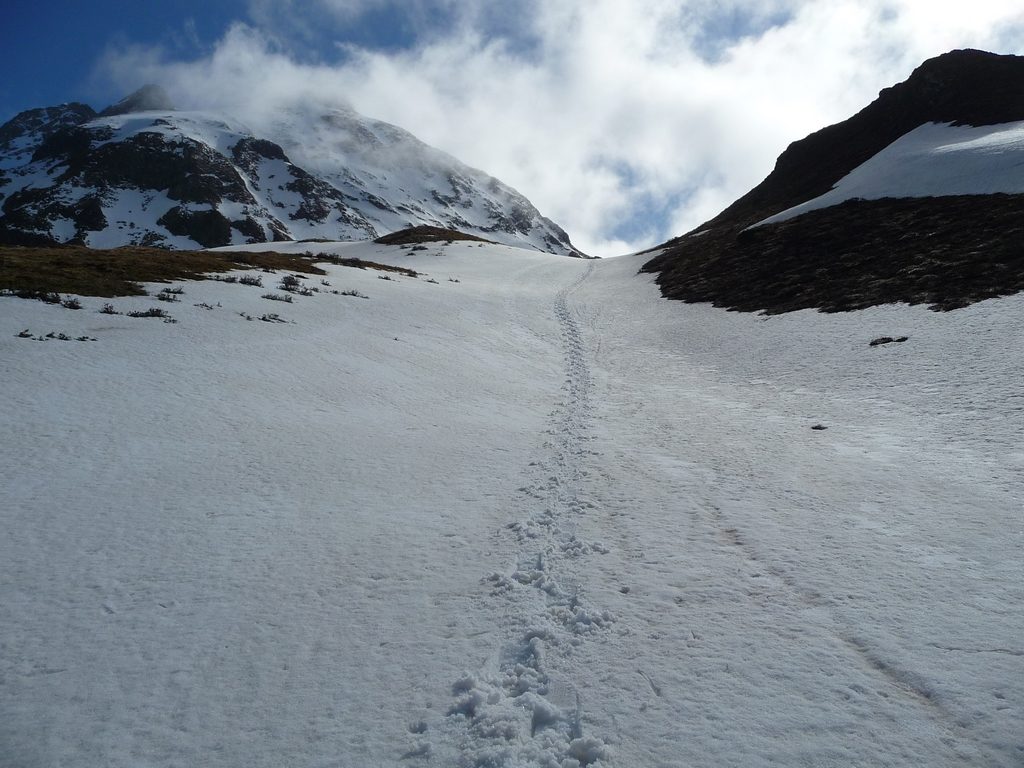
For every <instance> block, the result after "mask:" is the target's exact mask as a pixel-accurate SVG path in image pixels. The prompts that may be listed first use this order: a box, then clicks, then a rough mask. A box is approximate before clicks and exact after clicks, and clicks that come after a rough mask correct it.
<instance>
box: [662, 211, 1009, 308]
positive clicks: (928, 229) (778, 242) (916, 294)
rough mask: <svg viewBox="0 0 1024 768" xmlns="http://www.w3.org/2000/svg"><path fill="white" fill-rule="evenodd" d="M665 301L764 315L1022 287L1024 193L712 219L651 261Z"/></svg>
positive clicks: (944, 299)
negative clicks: (780, 217) (780, 218)
mask: <svg viewBox="0 0 1024 768" xmlns="http://www.w3.org/2000/svg"><path fill="white" fill-rule="evenodd" d="M642 271H644V272H659V273H660V274H659V275H658V279H657V282H658V285H659V286H661V289H662V293H663V295H664V296H666V297H667V298H672V299H682V300H683V301H691V302H711V303H712V304H714V305H715V306H718V307H725V308H728V309H735V310H742V311H764V312H768V313H780V312H791V311H794V310H799V309H813V308H816V309H821V310H823V311H826V312H841V311H846V310H853V309H862V308H864V307H870V306H873V305H876V304H888V303H894V302H906V303H909V304H928V305H930V307H931V308H932V309H936V310H950V309H957V308H959V307H963V306H966V305H968V304H971V303H973V302H976V301H981V300H983V299H990V298H994V297H996V296H1005V295H1009V294H1013V293H1018V292H1020V291H1024V195H1005V194H999V195H961V196H951V197H930V198H902V199H884V200H850V201H847V202H845V203H842V204H840V205H836V206H832V207H831V208H825V209H822V210H817V211H810V212H808V213H805V214H803V215H802V216H798V217H796V218H794V219H790V220H788V221H784V222H780V223H778V224H769V225H765V226H761V227H755V228H753V229H740V228H738V227H737V226H736V225H732V226H729V225H725V226H721V225H720V226H715V225H714V222H711V223H710V224H709V225H705V228H701V229H699V230H698V231H697V232H696V233H695V234H692V235H689V236H684V237H681V238H677V239H676V240H674V241H672V242H670V243H668V244H667V247H666V250H665V251H663V252H662V253H661V254H659V255H658V256H656V257H655V258H653V259H652V260H651V261H649V262H647V263H646V264H645V265H644V266H643V267H642Z"/></svg>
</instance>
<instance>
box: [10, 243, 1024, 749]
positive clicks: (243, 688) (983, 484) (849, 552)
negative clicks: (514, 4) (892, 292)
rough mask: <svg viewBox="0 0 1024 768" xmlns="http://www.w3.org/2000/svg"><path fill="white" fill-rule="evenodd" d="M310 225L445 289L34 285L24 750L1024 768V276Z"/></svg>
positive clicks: (374, 280) (22, 618) (20, 422)
mask: <svg viewBox="0 0 1024 768" xmlns="http://www.w3.org/2000/svg"><path fill="white" fill-rule="evenodd" d="M277 247H281V246H280V244H278V246H277ZM291 247H293V248H295V249H296V250H299V251H303V250H306V249H307V248H308V247H310V246H309V244H302V243H298V244H295V245H294V246H291ZM315 247H316V248H317V249H326V250H332V251H335V252H337V253H340V254H343V255H346V256H358V257H361V258H364V259H372V260H375V261H381V262H384V263H391V264H399V265H404V266H409V267H412V268H413V269H416V270H419V271H422V272H425V273H427V274H426V275H423V276H421V277H420V278H419V279H412V278H408V277H402V276H399V275H394V276H392V277H393V279H392V280H379V279H378V273H376V272H373V271H370V270H366V271H362V270H355V269H348V268H341V267H333V266H329V265H325V266H326V268H327V269H328V271H329V274H328V275H327V276H326V279H327V280H328V281H329V282H330V283H331V286H330V287H327V286H320V287H321V290H322V291H327V290H331V289H339V290H346V289H354V290H358V291H360V292H362V293H364V294H366V295H367V296H369V299H360V298H356V297H349V296H337V295H333V294H329V293H326V292H322V293H319V294H317V295H315V296H313V297H297V298H296V300H295V303H294V304H284V303H279V302H271V301H266V300H263V299H260V298H259V297H260V295H261V294H262V293H266V292H268V291H274V290H275V289H274V288H273V285H274V284H276V282H277V280H276V279H274V278H273V277H272V276H270V275H266V274H262V273H258V272H253V273H252V274H254V275H257V274H259V275H262V277H263V281H264V287H262V288H259V287H249V286H243V285H228V284H223V283H217V282H203V283H187V282H186V283H182V285H183V287H184V288H185V295H183V296H182V297H181V303H173V304H162V303H161V304H159V306H161V307H162V308H165V309H167V310H168V311H169V312H170V313H171V314H172V315H174V317H175V318H176V319H177V321H178V322H177V323H176V324H173V325H165V324H163V323H161V322H160V321H159V320H158V319H143V318H128V317H124V316H117V315H115V316H110V315H102V314H98V313H97V312H96V310H97V309H98V308H99V306H101V305H102V303H104V301H105V300H98V299H83V304H84V305H85V309H84V310H82V311H79V312H71V311H67V310H64V309H60V308H58V307H52V306H47V305H43V304H41V303H38V302H26V301H21V300H15V299H9V298H3V299H0V376H2V380H3V381H4V383H5V386H4V387H3V388H2V390H0V391H2V393H3V398H4V401H3V403H2V406H3V407H2V408H0V414H3V415H2V416H0V419H2V420H3V421H2V426H3V428H4V431H5V434H6V435H8V439H7V440H6V441H4V443H3V444H2V448H0V450H2V451H4V452H5V455H4V456H3V457H2V461H0V467H3V469H2V470H0V472H2V473H3V474H2V477H3V484H4V487H5V489H7V493H6V497H7V502H6V504H5V507H4V510H3V511H0V521H2V525H3V527H4V530H5V532H6V533H7V534H9V535H7V536H5V537H3V538H0V584H2V585H3V586H2V587H0V589H2V590H3V593H2V597H3V599H2V600H0V647H2V648H3V653H2V654H0V743H2V744H4V745H10V748H9V749H8V750H7V752H6V753H5V756H4V757H0V765H5V766H6V765H12V766H14V765H17V766H26V765H27V766H36V765H38V766H43V765H46V766H49V765H57V764H64V763H69V764H70V763H75V764H83V763H84V764H105V765H111V766H122V765H124V766H128V765H132V766H134V765H140V764H142V765H154V766H156V765H161V766H172V765H187V764H203V765H211V766H241V765H247V766H249V765H251V766H277V765H323V766H365V765H375V766H376V765H381V766H384V765H395V766H399V765H424V766H431V765H433V766H557V768H578V766H610V765H620V766H629V765H643V766H678V765H745V766H761V765H772V764H774V765H779V764H782V765H809V766H810V765H813V766H820V765H891V766H901V765H905V766H917V765H929V766H957V765H961V766H962V765H971V766H973V765H996V766H1001V765H1006V766H1010V765H1016V764H1019V762H1020V760H1021V757H1022V755H1024V752H1022V748H1024V741H1022V739H1021V737H1020V730H1019V722H1020V716H1021V711H1020V709H1021V703H1022V700H1024V674H1022V670H1021V665H1022V663H1024V649H1022V648H1021V647H1020V644H1019V638H1020V637H1021V636H1024V632H1022V630H1024V626H1022V620H1021V617H1020V614H1019V611H1017V610H1016V606H1018V605H1019V604H1020V602H1021V599H1022V597H1024V593H1022V588H1021V586H1020V584H1021V579H1020V576H1021V575H1022V573H1024V569H1022V567H1021V556H1020V551H1021V544H1022V543H1024V542H1022V539H1024V515H1022V510H1021V505H1020V500H1019V499H1020V494H1019V490H1020V482H1019V481H1020V471H1021V468H1022V467H1024V452H1022V451H1021V449H1020V446H1019V435H1020V434H1021V427H1022V424H1021V420H1022V416H1024V409H1022V408H1021V407H1020V406H1021V403H1020V397H1019V393H1018V386H1017V383H1018V382H1019V381H1020V379H1021V373H1022V371H1021V366H1022V363H1021V360H1022V359H1024V358H1022V357H1021V355H1020V354H1019V352H1020V350H1019V344H1018V342H1017V341H1016V340H1017V339H1018V338H1019V335H1020V334H1019V323H1020V321H1019V317H1020V310H1021V307H1022V300H1021V299H1020V298H1017V297H1011V298H1006V299H999V300H994V301H988V302H983V303H981V304H977V305H974V306H972V307H969V308H967V309H964V310H958V311H956V312H954V313H949V314H936V313H931V312H928V311H927V310H925V309H923V308H909V307H900V306H893V307H879V308H875V309H872V310H867V311H863V312H857V313H850V314H844V315H821V314H817V313H814V312H799V313H793V314H788V315H781V316H770V317H761V316H756V315H742V314H738V313H729V312H724V311H721V310H716V309H713V308H709V307H706V306H688V305H683V304H679V303H675V302H665V301H661V300H659V299H658V297H657V290H656V287H655V286H654V285H653V284H652V283H651V282H650V278H649V277H647V276H637V275H636V271H637V269H638V268H639V266H640V263H641V261H640V259H639V258H638V257H624V258H622V259H616V260H608V261H602V262H596V263H595V262H581V261H578V260H572V259H565V258H559V257H553V256H546V255H543V254H536V253H531V252H529V251H519V250H514V249H509V248H504V247H496V246H484V247H478V246H476V245H475V244H465V243H456V244H453V245H451V246H440V245H437V246H430V247H428V250H427V251H422V252H416V253H413V252H410V251H407V250H401V249H398V248H386V247H380V246H375V245H372V244H338V245H325V244H316V246H315ZM449 277H451V278H454V279H458V280H459V282H458V283H455V282H450V281H449V280H448V278H449ZM428 278H433V279H436V280H437V281H438V282H437V284H431V283H427V282H426V280H427V279H428ZM319 280H320V278H318V277H313V276H311V277H310V278H308V280H307V282H308V283H309V284H311V285H319ZM113 303H115V304H116V305H117V308H118V309H119V310H121V311H124V310H126V309H129V308H146V307H149V306H152V305H155V304H158V302H155V301H154V300H153V299H151V298H146V297H139V298H125V299H116V300H114V302H113ZM198 303H206V304H207V305H209V306H211V307H213V308H212V309H204V308H202V307H196V306H193V305H194V304H198ZM218 303H219V305H220V306H218ZM240 312H241V313H245V314H248V315H249V316H251V317H255V318H258V317H259V316H260V315H261V314H263V313H266V312H277V313H279V314H280V315H281V317H282V318H284V319H285V320H286V321H288V322H285V323H264V322H260V321H259V320H258V319H255V320H253V321H248V320H245V319H244V318H243V317H241V316H240V315H239V314H238V313H240ZM26 327H28V328H30V329H31V330H32V331H33V333H34V334H35V335H41V334H44V333H46V332H48V331H50V330H57V331H63V332H65V333H66V334H67V335H68V336H70V337H72V338H75V337H77V336H79V335H83V334H87V335H88V336H90V337H94V338H96V339H97V341H96V342H89V343H79V342H73V341H69V342H61V341H55V340H51V341H46V342H40V341H35V340H32V339H23V338H18V337H17V335H16V334H18V332H19V331H21V330H22V329H24V328H26ZM882 334H889V335H907V336H909V340H908V341H907V342H906V343H904V344H899V345H889V346H887V347H876V348H872V347H869V346H868V342H869V341H870V340H871V339H872V338H875V337H877V336H879V335H882ZM817 424H820V425H822V426H825V427H827V429H825V430H821V431H815V430H812V429H811V427H812V426H814V425H817ZM5 760H6V761H7V762H4V761H5Z"/></svg>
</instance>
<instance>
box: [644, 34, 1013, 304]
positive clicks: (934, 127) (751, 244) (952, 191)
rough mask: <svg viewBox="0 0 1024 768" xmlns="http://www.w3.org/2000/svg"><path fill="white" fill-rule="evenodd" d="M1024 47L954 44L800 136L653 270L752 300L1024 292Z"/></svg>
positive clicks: (673, 245) (722, 299)
mask: <svg viewBox="0 0 1024 768" xmlns="http://www.w3.org/2000/svg"><path fill="white" fill-rule="evenodd" d="M1022 121H1024V58H1022V57H1016V56H999V55H996V54H991V53H985V52H982V51H973V50H964V51H953V52H951V53H948V54H944V55H943V56H939V57H937V58H934V59H930V60H928V61H926V62H925V63H924V64H922V65H921V66H920V67H919V68H918V69H917V70H915V71H914V73H913V74H912V75H911V76H910V77H909V78H908V79H907V80H906V81H905V82H903V83H900V84H899V85H896V86H894V87H892V88H889V89H886V90H884V91H882V93H881V94H880V95H879V97H878V99H877V100H876V101H874V102H873V103H872V104H870V105H869V106H868V107H866V108H865V109H864V110H862V111H861V112H859V113H858V114H857V115H855V116H854V117H852V118H850V119H849V120H847V121H845V122H843V123H839V124H837V125H833V126H830V127H828V128H825V129H823V130H821V131H818V132H817V133H814V134H812V135H811V136H808V137H807V138H806V139H803V140H802V141H798V142H796V143H794V144H792V145H791V146H790V147H789V148H788V149H787V150H786V151H785V152H784V153H783V154H782V155H781V156H780V157H779V160H778V162H777V164H776V167H775V170H774V171H773V172H772V173H771V174H770V175H769V176H768V178H766V179H765V180H764V182H762V183H761V184H760V185H758V186H757V187H756V188H754V189H753V190H751V191H750V192H749V193H748V194H746V195H744V196H743V197H742V198H740V199H739V200H737V201H736V202H735V203H734V204H733V205H731V206H729V208H727V209H726V210H725V211H723V212H722V213H721V214H719V215H718V216H717V217H715V218H714V219H712V220H711V221H709V222H707V223H705V224H703V225H701V226H700V227H698V228H697V229H696V230H694V231H693V232H691V233H689V234H688V235H685V236H683V237H680V238H677V239H675V240H673V241H670V242H669V243H666V244H665V245H664V246H662V247H661V248H660V249H659V252H658V253H657V254H656V255H655V257H654V258H653V259H652V260H651V261H650V262H648V263H647V264H646V265H645V267H644V268H645V269H646V270H647V271H651V272H657V273H659V276H658V282H659V284H660V285H661V287H662V290H663V292H664V294H665V295H666V296H668V297H670V298H680V299H685V300H688V301H711V302H713V303H715V304H716V305H720V306H727V307H732V308H736V309H746V310H768V311H788V310H794V309H803V308H809V307H818V308H822V309H827V310H843V309H852V308H857V307H864V306H870V305H873V304H879V303H886V302H895V301H907V302H911V303H918V302H921V303H927V304H930V305H932V306H934V307H936V308H942V309H951V308H955V307H960V306H964V305H965V304H969V303H971V302H973V301H978V300H980V299H983V298H987V297H991V296H998V295H1002V294H1007V293H1014V292H1017V291H1021V290H1024V252H1022V251H1021V249H1020V247H1019V243H1020V241H1021V237H1022V235H1024V227H1022V225H1021V224H1020V222H1019V211H1020V210H1021V207H1022V205H1024V122H1022Z"/></svg>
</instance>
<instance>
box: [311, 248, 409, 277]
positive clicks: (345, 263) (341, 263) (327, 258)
mask: <svg viewBox="0 0 1024 768" xmlns="http://www.w3.org/2000/svg"><path fill="white" fill-rule="evenodd" d="M309 258H311V259H312V260H313V261H324V262H327V263H328V264H334V265H335V266H338V267H354V268H356V269H375V270H377V271H378V272H393V273H394V274H396V275H405V276H406V277H419V276H420V273H419V272H417V271H416V270H415V269H409V268H408V267H396V266H394V265H393V264H381V263H380V262H378V261H366V260H365V259H355V258H352V257H350V256H335V255H333V254H330V253H318V254H316V255H315V256H311V257H309Z"/></svg>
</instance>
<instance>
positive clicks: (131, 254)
mask: <svg viewBox="0 0 1024 768" xmlns="http://www.w3.org/2000/svg"><path fill="white" fill-rule="evenodd" d="M253 268H256V269H272V270H279V269H280V270H291V271H295V272H305V273H308V274H316V275H322V274H325V272H324V271H323V270H322V269H320V268H319V267H316V266H314V265H313V263H312V261H311V260H310V259H309V258H308V257H306V256H303V255H293V254H285V253H273V252H268V253H253V252H248V251H168V250H164V249H160V248H142V247H133V246H129V247H124V248H113V249H94V248H86V247H84V246H53V247H41V248H26V247H19V246H0V289H6V290H10V291H16V292H19V293H22V292H24V293H30V294H31V293H51V292H55V293H74V294H78V295H80V296H108V297H109V296H132V295H140V294H143V293H145V291H144V290H143V288H142V286H141V285H140V283H160V282H171V281H176V280H202V279H204V278H205V277H206V276H207V275H208V274H209V273H218V272H229V271H231V270H235V269H253Z"/></svg>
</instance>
